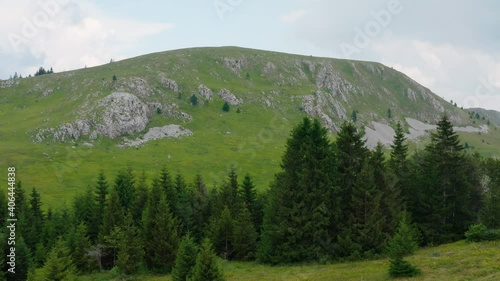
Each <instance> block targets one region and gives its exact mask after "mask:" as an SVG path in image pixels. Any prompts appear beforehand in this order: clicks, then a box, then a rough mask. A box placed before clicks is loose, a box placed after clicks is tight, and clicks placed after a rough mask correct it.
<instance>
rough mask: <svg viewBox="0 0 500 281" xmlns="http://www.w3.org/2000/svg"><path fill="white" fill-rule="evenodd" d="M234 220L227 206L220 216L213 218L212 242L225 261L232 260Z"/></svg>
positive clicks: (211, 224) (211, 226)
mask: <svg viewBox="0 0 500 281" xmlns="http://www.w3.org/2000/svg"><path fill="white" fill-rule="evenodd" d="M233 233H234V220H233V217H232V213H231V211H230V209H229V208H228V207H227V206H225V207H224V209H223V210H222V212H221V213H220V215H218V216H217V217H213V218H212V220H211V223H210V240H211V242H212V244H213V246H214V248H215V252H216V253H217V254H218V255H219V256H220V257H222V258H223V259H225V260H230V259H231V258H232V256H233V253H234V248H233V238H234V236H233Z"/></svg>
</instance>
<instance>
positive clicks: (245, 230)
mask: <svg viewBox="0 0 500 281" xmlns="http://www.w3.org/2000/svg"><path fill="white" fill-rule="evenodd" d="M232 241H233V248H234V258H235V259H237V260H242V261H248V260H253V259H255V252H256V250H257V231H256V230H255V227H254V224H253V218H252V215H251V214H250V212H249V211H248V209H247V207H246V204H244V205H243V207H242V209H241V211H240V214H239V215H238V217H237V218H236V220H235V222H234V231H233V239H232Z"/></svg>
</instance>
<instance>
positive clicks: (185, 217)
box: [175, 174, 192, 236]
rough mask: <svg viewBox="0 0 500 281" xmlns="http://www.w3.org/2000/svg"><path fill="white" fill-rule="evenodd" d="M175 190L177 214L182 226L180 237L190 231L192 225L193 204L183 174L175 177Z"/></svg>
mask: <svg viewBox="0 0 500 281" xmlns="http://www.w3.org/2000/svg"><path fill="white" fill-rule="evenodd" d="M175 189H176V192H177V208H176V209H177V214H178V219H179V224H180V230H179V236H181V235H184V234H186V233H188V231H190V228H191V227H192V223H191V219H192V218H191V214H192V210H191V204H190V195H191V194H190V190H189V189H188V185H187V183H186V181H185V180H184V177H183V176H182V175H181V174H177V175H176V177H175Z"/></svg>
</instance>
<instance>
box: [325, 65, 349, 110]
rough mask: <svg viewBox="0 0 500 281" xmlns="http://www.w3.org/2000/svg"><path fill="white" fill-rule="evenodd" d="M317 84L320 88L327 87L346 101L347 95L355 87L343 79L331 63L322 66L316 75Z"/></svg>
mask: <svg viewBox="0 0 500 281" xmlns="http://www.w3.org/2000/svg"><path fill="white" fill-rule="evenodd" d="M316 86H317V87H318V88H319V89H327V90H329V91H330V92H332V93H334V94H335V95H338V96H340V97H341V98H342V100H343V101H344V102H346V103H347V98H346V96H348V94H349V91H350V90H352V89H353V86H352V85H351V84H350V83H349V82H347V81H345V80H344V79H342V77H341V76H340V75H339V74H338V73H336V72H335V71H334V70H333V67H332V66H331V65H326V66H325V67H323V68H321V70H320V71H319V73H318V75H317V76H316Z"/></svg>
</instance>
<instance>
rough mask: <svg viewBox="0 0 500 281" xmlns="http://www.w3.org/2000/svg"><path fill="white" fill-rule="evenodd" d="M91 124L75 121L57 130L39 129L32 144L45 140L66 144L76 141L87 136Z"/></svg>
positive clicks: (84, 121)
mask: <svg viewBox="0 0 500 281" xmlns="http://www.w3.org/2000/svg"><path fill="white" fill-rule="evenodd" d="M91 128H92V123H91V122H90V121H87V120H77V121H75V122H72V123H65V124H62V125H60V126H59V127H57V128H48V129H41V130H38V132H37V133H36V134H35V135H34V136H33V137H32V139H33V141H34V142H37V143H39V142H42V141H44V140H45V139H47V138H51V139H52V140H54V141H59V142H67V141H70V140H78V139H79V138H80V137H81V136H88V135H89V134H90V129H91Z"/></svg>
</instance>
